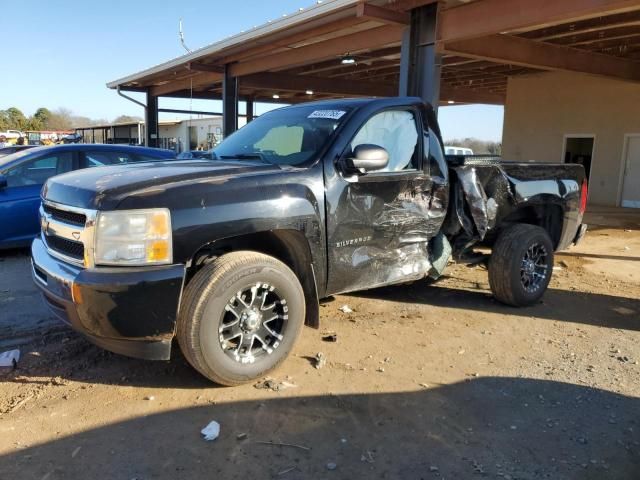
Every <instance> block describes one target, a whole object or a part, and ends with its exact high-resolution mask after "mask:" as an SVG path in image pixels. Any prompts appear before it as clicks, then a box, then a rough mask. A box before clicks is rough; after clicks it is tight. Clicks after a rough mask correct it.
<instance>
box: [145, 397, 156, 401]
mask: <svg viewBox="0 0 640 480" xmlns="http://www.w3.org/2000/svg"><path fill="white" fill-rule="evenodd" d="M144 399H145V400H148V401H150V402H151V401H153V400H155V399H156V397H154V396H153V395H148V396H146V397H144Z"/></svg>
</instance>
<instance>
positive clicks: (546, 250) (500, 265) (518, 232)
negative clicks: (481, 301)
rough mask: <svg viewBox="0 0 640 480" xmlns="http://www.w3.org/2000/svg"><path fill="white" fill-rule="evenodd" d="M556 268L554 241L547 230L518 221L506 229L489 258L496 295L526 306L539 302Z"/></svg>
mask: <svg viewBox="0 0 640 480" xmlns="http://www.w3.org/2000/svg"><path fill="white" fill-rule="evenodd" d="M552 272H553V244H552V243H551V239H550V238H549V234H547V232H546V230H544V229H543V228H541V227H538V226H535V225H527V224H516V225H513V226H511V227H509V228H507V229H506V230H504V231H503V232H502V233H501V234H500V236H499V237H498V239H497V240H496V242H495V244H494V245H493V251H492V253H491V258H490V259H489V285H490V286H491V291H492V292H493V294H494V296H495V297H496V299H498V300H499V301H500V302H502V303H506V304H507V305H513V306H514V307H523V306H527V305H532V304H534V303H536V302H537V301H538V300H540V298H541V297H542V295H543V294H544V292H545V291H546V289H547V286H548V285H549V281H550V280H551V273H552Z"/></svg>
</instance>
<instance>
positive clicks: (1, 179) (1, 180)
mask: <svg viewBox="0 0 640 480" xmlns="http://www.w3.org/2000/svg"><path fill="white" fill-rule="evenodd" d="M6 186H7V177H6V176H5V175H0V189H3V188H5V187H6Z"/></svg>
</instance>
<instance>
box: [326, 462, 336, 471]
mask: <svg viewBox="0 0 640 480" xmlns="http://www.w3.org/2000/svg"><path fill="white" fill-rule="evenodd" d="M336 468H338V465H336V464H335V463H333V462H329V463H327V470H335V469H336Z"/></svg>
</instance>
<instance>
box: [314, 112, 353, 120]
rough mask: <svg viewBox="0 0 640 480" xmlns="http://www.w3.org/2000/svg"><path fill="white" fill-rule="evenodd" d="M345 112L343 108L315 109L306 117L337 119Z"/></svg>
mask: <svg viewBox="0 0 640 480" xmlns="http://www.w3.org/2000/svg"><path fill="white" fill-rule="evenodd" d="M345 113H347V112H345V111H343V110H315V111H314V112H312V113H311V114H310V115H309V116H308V117H307V118H329V119H331V120H339V119H340V118H342V116H343V115H344V114H345Z"/></svg>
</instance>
